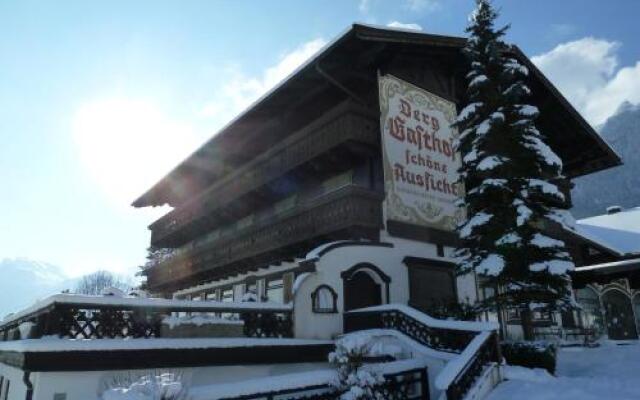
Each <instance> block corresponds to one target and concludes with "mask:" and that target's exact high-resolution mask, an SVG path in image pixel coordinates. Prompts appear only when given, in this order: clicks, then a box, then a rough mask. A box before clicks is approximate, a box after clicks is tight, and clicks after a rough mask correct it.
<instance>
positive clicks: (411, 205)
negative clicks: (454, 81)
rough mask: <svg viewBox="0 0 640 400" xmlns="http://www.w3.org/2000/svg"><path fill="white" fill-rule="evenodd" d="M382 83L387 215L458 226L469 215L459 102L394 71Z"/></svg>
mask: <svg viewBox="0 0 640 400" xmlns="http://www.w3.org/2000/svg"><path fill="white" fill-rule="evenodd" d="M378 85H379V90H380V112H381V121H380V127H381V130H382V154H383V163H384V181H385V192H386V201H385V204H386V206H385V214H386V219H387V220H394V221H400V222H405V223H410V224H415V225H421V226H427V227H431V228H436V229H442V230H447V231H451V230H453V229H455V227H456V225H457V224H458V223H459V222H460V221H462V219H463V218H464V217H465V212H464V210H463V209H462V208H460V207H458V206H457V205H456V204H455V203H456V201H457V200H458V199H460V198H461V197H462V196H463V195H464V187H463V185H462V184H461V183H460V182H459V177H458V168H460V165H461V160H460V154H459V153H458V152H455V151H454V150H453V141H454V139H455V138H456V137H457V135H458V132H457V130H456V129H454V128H452V127H451V124H452V123H453V122H454V120H455V118H456V106H455V104H454V103H452V102H450V101H448V100H445V99H443V98H441V97H439V96H436V95H434V94H433V93H430V92H428V91H426V90H424V89H421V88H419V87H417V86H414V85H412V84H410V83H408V82H405V81H403V80H401V79H398V78H396V77H394V76H391V75H384V76H381V77H379V79H378Z"/></svg>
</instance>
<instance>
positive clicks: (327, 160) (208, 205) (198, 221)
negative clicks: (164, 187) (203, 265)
mask: <svg viewBox="0 0 640 400" xmlns="http://www.w3.org/2000/svg"><path fill="white" fill-rule="evenodd" d="M354 107H355V106H353V105H351V104H349V103H346V104H342V105H340V106H338V107H336V108H335V109H334V110H333V111H331V112H329V113H327V114H326V115H324V116H323V117H321V118H320V119H319V120H317V121H315V122H313V123H311V124H310V125H308V126H306V127H305V128H303V129H301V130H300V131H298V132H296V133H294V134H292V135H291V136H290V137H288V138H287V139H285V140H283V141H282V142H281V143H280V144H278V145H277V146H275V147H273V148H271V149H270V150H269V151H267V152H265V153H263V154H261V155H260V156H258V157H256V158H255V159H254V160H252V161H251V162H249V163H248V164H246V165H245V166H244V167H241V168H239V169H237V170H235V171H232V172H230V173H229V174H228V175H227V176H226V177H225V178H223V179H222V180H220V181H218V182H217V183H215V184H213V185H212V186H211V187H210V188H208V189H207V190H206V191H204V192H203V193H202V194H200V195H198V196H197V197H195V198H194V199H192V200H190V201H189V202H187V203H186V204H184V205H183V206H181V207H179V208H176V209H175V210H173V211H171V212H170V213H168V214H167V215H165V216H164V217H162V218H160V219H159V220H158V221H156V222H154V223H153V224H152V225H151V226H150V227H149V228H150V229H151V231H152V233H151V244H152V245H154V246H157V247H178V246H181V245H183V244H184V243H187V242H188V241H190V240H192V239H194V238H196V237H198V236H199V235H201V234H203V233H205V232H207V231H209V230H211V228H212V227H214V226H219V225H224V224H225V223H228V222H229V221H233V220H234V219H239V218H242V216H243V213H246V210H252V209H256V208H259V207H260V206H261V205H263V204H265V202H266V203H267V204H268V203H269V202H274V201H277V200H278V198H277V196H278V194H277V193H275V194H274V193H273V192H274V190H272V189H271V188H269V187H268V185H269V184H270V183H273V182H274V181H275V180H277V179H278V178H282V177H283V176H285V175H286V174H289V173H291V174H295V175H302V176H305V175H308V174H309V173H313V174H314V175H315V176H317V177H327V176H328V174H331V173H335V172H336V170H338V172H339V168H343V169H344V168H345V163H349V162H351V160H355V159H358V158H359V157H360V158H361V156H362V155H363V154H368V153H369V152H371V149H374V148H377V147H378V146H379V132H378V122H377V120H376V119H375V117H373V116H371V115H370V114H368V113H367V112H366V111H365V110H362V109H358V108H354ZM276 192H277V190H276Z"/></svg>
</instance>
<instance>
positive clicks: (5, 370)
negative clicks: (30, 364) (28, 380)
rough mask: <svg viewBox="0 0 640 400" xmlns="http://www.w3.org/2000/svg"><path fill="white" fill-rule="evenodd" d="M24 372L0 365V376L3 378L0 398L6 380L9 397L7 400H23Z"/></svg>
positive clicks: (24, 387)
mask: <svg viewBox="0 0 640 400" xmlns="http://www.w3.org/2000/svg"><path fill="white" fill-rule="evenodd" d="M23 375H24V372H23V371H22V370H20V369H18V368H14V367H11V366H9V365H6V364H3V363H0V376H2V377H3V378H4V380H3V386H2V391H1V392H0V396H2V395H4V390H5V386H6V385H7V379H8V380H9V382H10V384H9V397H8V399H7V400H24V398H25V394H26V391H27V386H26V385H25V384H24V383H23V382H22V379H23Z"/></svg>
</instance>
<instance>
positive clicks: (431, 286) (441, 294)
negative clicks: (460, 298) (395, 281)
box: [408, 260, 457, 314]
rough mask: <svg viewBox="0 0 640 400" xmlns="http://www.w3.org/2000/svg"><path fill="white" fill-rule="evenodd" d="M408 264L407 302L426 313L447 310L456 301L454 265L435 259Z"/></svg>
mask: <svg viewBox="0 0 640 400" xmlns="http://www.w3.org/2000/svg"><path fill="white" fill-rule="evenodd" d="M408 265H409V304H410V305H411V306H413V307H415V308H417V309H418V310H420V311H422V312H426V313H427V314H433V313H436V312H437V313H443V312H445V313H446V312H447V311H448V309H449V308H450V307H453V306H454V305H455V304H456V303H457V295H456V277H455V272H454V266H453V265H450V264H443V263H441V262H437V261H435V260H420V261H416V262H412V263H410V264H408Z"/></svg>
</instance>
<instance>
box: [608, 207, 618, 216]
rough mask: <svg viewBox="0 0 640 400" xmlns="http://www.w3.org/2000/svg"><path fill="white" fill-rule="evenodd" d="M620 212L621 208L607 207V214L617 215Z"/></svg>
mask: <svg viewBox="0 0 640 400" xmlns="http://www.w3.org/2000/svg"><path fill="white" fill-rule="evenodd" d="M620 211H622V206H609V207H607V214H609V215H611V214H617V213H619V212H620Z"/></svg>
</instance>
